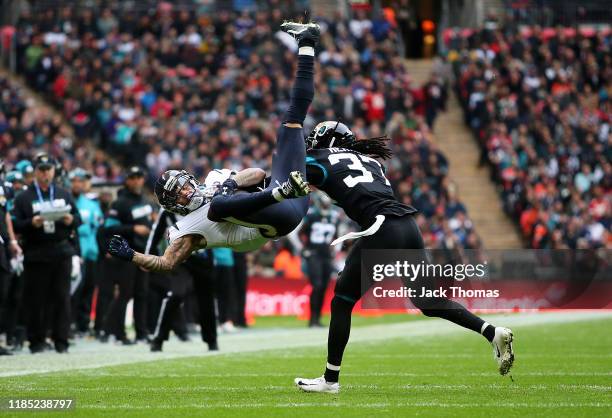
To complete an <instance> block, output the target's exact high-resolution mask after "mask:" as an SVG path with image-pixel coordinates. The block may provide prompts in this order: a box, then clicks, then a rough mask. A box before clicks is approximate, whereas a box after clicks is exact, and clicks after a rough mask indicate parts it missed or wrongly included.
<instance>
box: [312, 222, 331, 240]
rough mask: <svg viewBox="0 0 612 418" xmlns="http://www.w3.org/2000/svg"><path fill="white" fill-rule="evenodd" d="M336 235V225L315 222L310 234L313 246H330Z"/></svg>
mask: <svg viewBox="0 0 612 418" xmlns="http://www.w3.org/2000/svg"><path fill="white" fill-rule="evenodd" d="M335 233H336V226H335V225H334V224H327V223H323V222H314V223H313V224H312V232H311V233H310V242H311V243H312V244H329V243H330V242H331V241H332V238H333V237H334V234H335Z"/></svg>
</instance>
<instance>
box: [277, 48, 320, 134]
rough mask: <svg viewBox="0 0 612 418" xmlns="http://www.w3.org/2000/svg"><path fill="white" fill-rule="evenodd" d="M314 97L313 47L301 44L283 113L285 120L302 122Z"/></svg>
mask: <svg viewBox="0 0 612 418" xmlns="http://www.w3.org/2000/svg"><path fill="white" fill-rule="evenodd" d="M313 98H314V48H312V47H310V46H302V47H300V49H299V53H298V66H297V74H296V75H295V80H294V81H293V88H292V89H291V102H290V104H289V108H288V109H287V112H286V113H285V118H284V121H285V122H292V123H300V124H301V123H303V122H304V119H306V113H307V112H308V107H309V106H310V103H312V99H313Z"/></svg>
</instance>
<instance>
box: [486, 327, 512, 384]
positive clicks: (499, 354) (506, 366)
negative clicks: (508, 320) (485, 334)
mask: <svg viewBox="0 0 612 418" xmlns="http://www.w3.org/2000/svg"><path fill="white" fill-rule="evenodd" d="M513 339H514V335H513V334H512V331H511V330H510V329H508V328H504V327H495V337H493V341H491V345H492V346H493V357H494V358H495V361H497V366H498V368H499V374H501V375H502V376H505V375H506V374H508V372H509V371H510V368H511V367H512V364H513V363H514V351H513V350H512V340H513Z"/></svg>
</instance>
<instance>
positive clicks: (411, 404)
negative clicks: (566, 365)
mask: <svg viewBox="0 0 612 418" xmlns="http://www.w3.org/2000/svg"><path fill="white" fill-rule="evenodd" d="M398 407H427V408H453V409H454V408H477V409H481V408H529V409H560V408H563V409H567V408H610V407H612V404H610V403H607V402H555V403H550V402H549V403H528V402H495V403H462V402H456V403H450V402H418V401H415V402H393V403H391V402H375V403H366V402H338V401H336V402H295V403H294V402H292V403H259V402H258V403H255V402H247V403H235V402H232V403H222V404H221V403H217V404H215V403H210V402H206V403H204V402H203V403H192V404H188V405H183V404H181V409H185V408H193V409H254V408H359V409H363V408H365V409H380V408H398ZM79 409H104V410H147V409H176V405H172V404H166V405H157V404H156V405H154V406H151V405H132V404H114V405H106V404H104V405H96V404H88V405H79Z"/></svg>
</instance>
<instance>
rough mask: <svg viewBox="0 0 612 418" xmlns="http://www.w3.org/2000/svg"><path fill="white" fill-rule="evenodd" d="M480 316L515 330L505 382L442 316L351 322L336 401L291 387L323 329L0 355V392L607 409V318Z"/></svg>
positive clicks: (156, 405) (247, 402)
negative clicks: (153, 349) (216, 345)
mask: <svg viewBox="0 0 612 418" xmlns="http://www.w3.org/2000/svg"><path fill="white" fill-rule="evenodd" d="M486 318H487V319H488V320H490V321H492V322H493V323H499V324H503V325H508V326H511V327H512V328H513V330H514V331H515V336H516V344H515V350H516V352H517V362H516V365H515V369H513V372H512V375H513V380H514V381H512V380H511V379H509V378H507V377H506V378H504V377H501V376H499V375H498V374H496V371H495V363H494V361H493V360H492V355H491V350H490V348H489V346H488V345H487V344H486V343H484V341H483V340H481V339H480V338H478V336H476V335H472V333H469V332H466V331H464V330H462V329H461V328H459V327H456V326H453V325H452V324H448V323H446V322H445V321H440V320H431V319H422V320H413V321H402V322H395V323H385V320H384V319H381V318H373V319H370V318H363V319H361V318H358V320H357V324H356V325H357V326H356V328H355V329H354V330H353V333H352V335H351V343H350V344H349V346H348V348H347V353H346V355H345V362H344V365H343V371H342V376H341V385H342V391H341V393H340V394H339V395H336V396H329V395H319V394H304V393H300V392H298V390H297V389H296V388H294V387H293V386H292V380H293V378H294V377H295V376H298V375H302V376H306V377H314V376H317V375H320V374H321V372H322V367H323V365H324V360H325V342H326V333H327V331H326V330H307V329H301V328H289V327H283V328H278V327H264V328H263V329H254V330H249V331H247V332H245V333H242V334H236V335H230V336H224V337H223V338H222V339H221V340H220V344H221V348H222V350H223V351H221V352H220V353H219V354H208V353H207V352H204V351H203V345H202V344H201V343H200V342H194V343H190V344H181V343H178V342H176V343H174V342H172V343H171V344H168V345H167V347H165V351H164V353H161V355H156V354H152V353H149V352H147V347H146V346H138V347H121V346H115V345H109V346H105V347H104V348H103V349H101V348H100V347H99V345H97V343H89V344H81V345H80V346H81V347H78V346H77V347H74V349H73V350H72V351H73V352H72V353H71V354H70V355H68V356H65V355H64V356H62V355H58V354H55V353H45V354H42V355H37V356H30V355H19V356H14V357H12V358H1V359H0V398H7V397H17V396H19V397H22V398H47V399H48V398H70V397H72V398H74V399H75V400H76V410H75V411H74V412H77V413H78V415H85V414H87V415H88V416H92V415H93V416H98V415H116V414H117V413H121V412H125V413H129V414H130V415H133V416H152V415H164V416H168V415H175V416H176V415H206V416H235V415H238V414H244V413H249V415H255V416H286V415H287V414H289V413H291V414H292V415H293V416H313V415H319V414H321V415H328V416H329V415H338V414H340V413H341V414H342V415H346V416H374V415H376V416H380V415H390V416H398V415H405V416H436V417H437V416H466V417H475V416H504V417H507V416H521V417H524V416H529V417H532V416H555V417H558V416H573V417H576V416H584V417H594V416H610V415H611V413H612V352H611V350H610V346H612V336H611V335H610V333H608V332H605V330H606V329H610V328H611V326H612V314H610V313H597V312H588V313H583V312H563V313H546V314H516V315H507V316H503V317H502V316H487V317H486ZM397 320H399V319H398V318H391V319H390V321H392V322H394V321H397ZM376 322H378V324H376ZM368 323H375V324H374V325H366V324H368ZM6 412H7V411H6V410H5V411H2V413H3V415H6ZM14 415H15V416H26V415H27V413H23V412H20V413H15V414H14Z"/></svg>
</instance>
